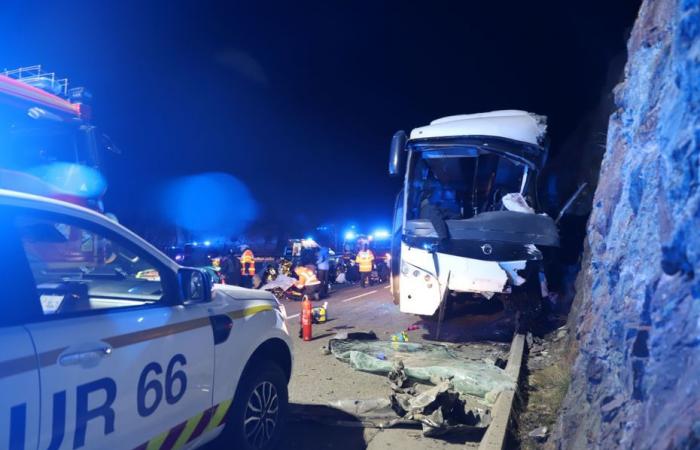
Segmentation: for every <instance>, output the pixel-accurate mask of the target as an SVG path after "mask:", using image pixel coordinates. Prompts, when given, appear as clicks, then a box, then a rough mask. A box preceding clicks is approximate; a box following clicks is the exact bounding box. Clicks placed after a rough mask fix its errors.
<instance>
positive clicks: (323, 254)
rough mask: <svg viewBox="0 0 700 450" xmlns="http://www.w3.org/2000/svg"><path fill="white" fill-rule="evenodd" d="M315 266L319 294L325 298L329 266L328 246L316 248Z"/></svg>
mask: <svg viewBox="0 0 700 450" xmlns="http://www.w3.org/2000/svg"><path fill="white" fill-rule="evenodd" d="M316 267H317V268H318V279H319V281H320V282H321V291H320V292H319V296H320V297H321V298H326V297H327V296H328V269H329V268H330V251H329V250H328V247H321V248H319V249H318V255H317V257H316Z"/></svg>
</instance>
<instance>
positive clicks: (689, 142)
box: [553, 0, 700, 449]
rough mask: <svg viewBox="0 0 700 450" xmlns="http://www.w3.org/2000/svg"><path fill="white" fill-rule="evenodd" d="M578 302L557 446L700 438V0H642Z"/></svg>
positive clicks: (674, 444) (679, 442) (694, 443)
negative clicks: (573, 356) (572, 359)
mask: <svg viewBox="0 0 700 450" xmlns="http://www.w3.org/2000/svg"><path fill="white" fill-rule="evenodd" d="M615 101H616V105H617V108H618V109H617V110H616V112H615V113H614V114H613V115H612V116H611V117H610V123H609V130H608V139H607V149H606V153H605V157H604V160H603V165H602V169H601V173H600V179H599V184H598V187H597V190H596V194H595V198H594V203H593V212H592V215H591V218H590V220H589V224H588V236H587V242H586V252H585V255H584V260H583V267H582V271H581V273H580V275H579V279H578V280H577V288H578V292H577V298H576V301H575V303H574V309H573V310H572V319H571V320H572V321H573V323H574V324H575V325H574V326H575V328H576V333H575V341H574V342H573V346H574V350H577V351H578V356H577V357H576V360H575V363H574V366H573V376H572V381H571V385H570V388H569V392H568V394H567V397H566V399H565V401H564V407H563V410H562V414H561V417H560V420H559V422H558V424H557V430H555V435H554V436H553V438H554V442H555V443H556V446H558V447H560V448H567V449H569V448H603V449H609V448H649V449H651V448H654V449H658V448H661V449H663V448H700V189H699V188H700V175H699V173H700V165H699V160H700V0H645V1H644V3H643V5H642V7H641V9H640V12H639V17H638V18H637V21H636V23H635V26H634V29H633V31H632V34H631V37H630V39H629V42H628V62H627V66H626V68H625V80H624V82H623V83H622V84H620V85H619V86H618V87H617V88H616V90H615Z"/></svg>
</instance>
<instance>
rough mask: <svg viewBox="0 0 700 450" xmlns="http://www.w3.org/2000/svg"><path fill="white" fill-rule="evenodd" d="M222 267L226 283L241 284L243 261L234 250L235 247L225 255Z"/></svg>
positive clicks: (221, 263) (221, 270)
mask: <svg viewBox="0 0 700 450" xmlns="http://www.w3.org/2000/svg"><path fill="white" fill-rule="evenodd" d="M220 265H221V269H220V272H221V274H222V275H223V278H224V284H230V285H232V286H240V285H241V261H240V260H239V259H238V256H236V254H235V253H234V252H233V249H232V248H231V249H229V251H228V254H227V255H226V256H224V257H223V258H222V260H221V262H220Z"/></svg>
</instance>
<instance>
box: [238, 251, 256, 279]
mask: <svg viewBox="0 0 700 450" xmlns="http://www.w3.org/2000/svg"><path fill="white" fill-rule="evenodd" d="M253 275H255V255H253V251H252V250H251V249H250V248H249V247H246V248H245V250H243V254H242V255H241V277H242V278H243V287H248V288H249V287H251V286H252V285H253Z"/></svg>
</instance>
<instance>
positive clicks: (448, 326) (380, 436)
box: [282, 285, 513, 450]
mask: <svg viewBox="0 0 700 450" xmlns="http://www.w3.org/2000/svg"><path fill="white" fill-rule="evenodd" d="M327 301H328V317H329V320H328V322H326V323H325V324H318V325H314V328H313V335H314V339H313V340H312V341H310V342H304V341H302V340H301V339H299V338H298V335H297V334H298V330H299V316H298V314H299V313H300V310H301V304H300V303H296V302H288V303H286V304H285V306H286V308H287V315H288V318H289V319H288V326H289V328H290V332H292V334H293V335H294V340H295V342H294V344H295V346H294V358H295V362H294V372H293V375H292V379H291V382H290V384H289V397H290V404H291V406H292V408H300V407H301V408H306V407H305V406H303V405H318V406H317V408H318V409H319V410H320V411H321V413H324V412H329V413H333V414H334V415H337V410H333V408H330V407H329V406H327V405H328V402H329V401H334V400H340V399H370V398H377V397H386V396H387V395H388V394H389V392H390V389H389V386H388V383H387V381H386V378H385V377H383V376H379V375H373V374H368V373H363V372H358V371H355V370H353V369H352V368H351V367H350V366H349V365H347V364H345V363H342V362H340V361H337V360H336V359H335V358H334V357H333V356H329V355H324V354H323V353H322V351H321V348H322V347H323V346H325V345H327V344H328V340H329V339H330V338H332V337H333V336H335V335H336V333H339V332H356V331H364V332H367V331H374V332H375V333H376V334H377V336H378V337H379V338H380V339H390V337H391V335H392V334H394V333H397V332H400V331H401V330H405V329H407V328H409V326H411V325H418V327H419V328H418V329H416V330H412V331H409V332H408V334H409V340H410V341H414V342H422V341H433V340H434V335H435V328H436V324H435V323H434V322H433V321H430V320H422V319H420V318H418V317H417V316H413V315H409V314H402V313H400V312H399V310H398V307H397V306H395V305H394V304H393V303H392V301H391V294H390V292H389V286H388V285H379V286H374V287H368V288H364V289H363V288H360V287H357V286H354V287H345V288H342V289H339V290H337V291H336V292H333V293H332V294H331V296H330V297H329V298H328V299H327ZM320 303H321V302H317V303H316V305H318V304H320ZM512 332H513V321H512V317H510V316H509V315H508V314H506V313H505V312H504V311H502V309H501V308H500V305H498V304H496V303H488V302H485V303H484V304H482V305H477V306H469V307H465V308H463V309H462V310H459V311H456V314H454V316H452V317H448V318H446V320H445V323H444V324H443V328H442V331H441V341H449V342H460V343H462V342H472V341H484V340H490V341H500V342H510V339H511V338H512ZM294 419H295V418H293V420H291V421H290V423H289V424H288V427H287V431H286V433H285V437H284V440H283V443H282V448H284V449H305V450H309V449H336V450H337V449H340V450H344V449H348V450H349V449H372V450H376V449H401V450H413V449H452V448H465V446H466V447H467V448H469V447H472V446H474V447H476V445H477V444H478V441H479V439H480V436H479V435H468V434H462V435H455V436H452V437H450V438H449V439H447V440H444V439H431V438H425V437H423V436H422V434H421V431H420V430H419V429H410V428H409V429H406V428H403V429H400V428H393V429H386V430H378V429H370V428H367V429H363V428H362V427H360V426H359V423H358V424H357V425H358V426H357V427H352V426H350V427H340V426H328V425H322V424H319V423H316V422H313V421H299V420H294ZM348 420H349V421H352V418H348Z"/></svg>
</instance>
